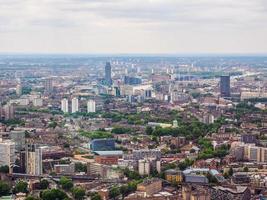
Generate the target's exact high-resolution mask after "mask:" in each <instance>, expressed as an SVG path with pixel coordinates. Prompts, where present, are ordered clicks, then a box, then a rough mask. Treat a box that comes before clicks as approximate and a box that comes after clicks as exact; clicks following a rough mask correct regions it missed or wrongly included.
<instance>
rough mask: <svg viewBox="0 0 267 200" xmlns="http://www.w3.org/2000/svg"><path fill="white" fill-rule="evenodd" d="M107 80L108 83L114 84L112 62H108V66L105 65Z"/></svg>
mask: <svg viewBox="0 0 267 200" xmlns="http://www.w3.org/2000/svg"><path fill="white" fill-rule="evenodd" d="M105 81H106V84H107V85H109V86H111V85H112V79H111V65H110V62H107V63H106V66H105Z"/></svg>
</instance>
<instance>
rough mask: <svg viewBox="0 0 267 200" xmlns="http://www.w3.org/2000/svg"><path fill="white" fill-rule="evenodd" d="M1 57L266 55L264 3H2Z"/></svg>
mask: <svg viewBox="0 0 267 200" xmlns="http://www.w3.org/2000/svg"><path fill="white" fill-rule="evenodd" d="M0 52H2V53H3V52H16V53H20V52H21V53H267V0H0Z"/></svg>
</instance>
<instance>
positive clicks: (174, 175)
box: [165, 169, 183, 183]
mask: <svg viewBox="0 0 267 200" xmlns="http://www.w3.org/2000/svg"><path fill="white" fill-rule="evenodd" d="M165 179H166V180H167V181H169V182H171V183H181V182H182V181H183V173H182V171H180V170H178V169H169V170H166V171H165Z"/></svg>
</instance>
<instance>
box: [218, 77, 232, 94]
mask: <svg viewBox="0 0 267 200" xmlns="http://www.w3.org/2000/svg"><path fill="white" fill-rule="evenodd" d="M220 92H221V97H230V96H231V92H230V76H221V77H220Z"/></svg>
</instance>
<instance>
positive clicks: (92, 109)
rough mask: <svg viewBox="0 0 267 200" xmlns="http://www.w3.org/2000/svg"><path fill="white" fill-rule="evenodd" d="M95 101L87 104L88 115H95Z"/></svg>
mask: <svg viewBox="0 0 267 200" xmlns="http://www.w3.org/2000/svg"><path fill="white" fill-rule="evenodd" d="M95 107H96V106H95V100H89V101H88V102H87V112H88V113H94V112H95V111H96V108H95Z"/></svg>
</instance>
